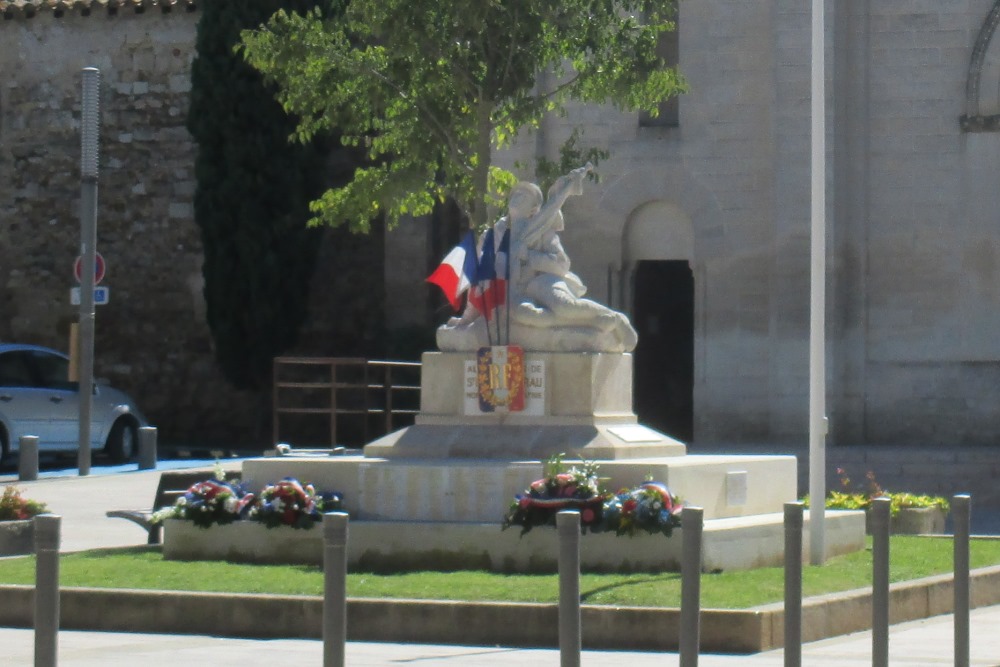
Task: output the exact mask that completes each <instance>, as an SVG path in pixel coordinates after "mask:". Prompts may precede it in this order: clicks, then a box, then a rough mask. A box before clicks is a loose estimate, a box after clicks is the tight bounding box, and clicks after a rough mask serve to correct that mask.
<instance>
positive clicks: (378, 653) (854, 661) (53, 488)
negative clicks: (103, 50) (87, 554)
mask: <svg viewBox="0 0 1000 667" xmlns="http://www.w3.org/2000/svg"><path fill="white" fill-rule="evenodd" d="M239 464H240V462H239V460H235V459H230V460H226V461H224V466H225V467H226V468H238V467H239ZM212 465H213V462H212V461H207V460H203V461H196V460H186V461H173V462H162V463H161V465H160V468H161V469H163V468H166V467H181V466H183V467H204V468H205V469H206V470H209V469H211V467H212ZM158 475H159V472H158V471H142V472H139V471H136V470H135V466H134V465H132V466H123V467H117V468H106V467H94V468H93V469H92V474H91V475H90V476H88V477H79V476H77V475H76V473H75V471H56V472H51V473H48V474H46V475H44V476H43V477H42V478H41V479H39V480H37V481H34V482H23V483H18V486H20V487H22V488H23V490H24V491H25V493H26V494H27V495H28V496H29V497H31V498H36V499H38V500H42V501H44V502H46V503H48V504H49V507H50V508H51V510H52V511H53V512H56V513H58V514H60V515H62V516H63V526H62V549H63V550H64V551H76V550H83V549H92V548H99V547H107V546H128V545H134V544H143V543H144V542H145V537H146V536H145V533H144V532H143V531H142V530H141V529H140V528H139V527H138V526H136V525H134V524H132V523H131V522H129V521H124V520H122V519H108V518H106V517H105V516H104V512H105V511H106V510H108V509H126V508H139V507H146V506H148V504H149V503H150V501H151V500H152V497H153V493H154V492H155V489H156V484H157V480H158ZM15 481H16V474H14V475H11V474H0V486H3V485H6V484H8V483H12V482H15ZM998 628H1000V606H998V607H990V608H986V609H980V610H975V611H973V613H972V624H971V633H970V634H971V665H974V666H976V667H1000V632H998V631H997V629H998ZM953 632H954V631H953V625H952V619H951V617H950V616H940V617H936V618H932V619H927V620H923V621H914V622H911V623H905V624H900V625H896V626H893V627H892V635H891V640H890V648H889V663H890V665H893V666H897V665H898V666H900V667H908V666H911V665H925V666H928V667H932V666H935V665H951V664H953V645H954V644H953ZM0 647H2V648H0V665H4V666H7V665H10V666H12V667H20V666H22V665H23V666H25V667H27V666H29V665H31V664H32V663H33V658H32V656H33V650H34V635H33V633H32V631H31V630H19V629H7V628H0ZM322 655H323V647H322V644H321V643H320V642H319V641H309V640H247V639H228V638H216V637H192V636H174V635H148V634H128V633H97V632H71V631H63V632H61V633H60V635H59V664H60V665H63V666H64V667H97V666H100V667H116V666H118V665H130V666H131V665H137V664H143V665H146V666H150V667H151V666H159V665H163V666H173V665H179V666H180V665H183V666H187V665H191V664H196V663H201V664H204V663H205V662H206V661H213V662H218V663H219V664H222V663H225V664H243V665H248V666H251V667H252V666H254V665H270V664H276V663H278V662H279V661H280V662H281V664H301V665H319V664H322ZM677 661H678V658H677V655H676V654H663V653H640V652H608V651H586V652H585V653H584V655H583V659H582V664H583V665H584V666H587V667H589V666H593V667H603V666H608V667H611V666H612V665H614V666H615V667H619V666H620V665H629V667H633V666H634V667H644V666H646V665H649V666H652V665H657V666H661V665H671V664H677ZM347 663H348V664H349V665H352V666H353V665H357V666H369V665H397V664H415V665H420V666H421V667H434V666H442V667H457V666H459V665H461V666H463V667H464V666H479V665H482V666H483V667H491V666H494V665H524V664H537V665H555V664H558V663H559V654H558V651H553V650H541V649H516V648H498V647H455V646H429V645H413V644H375V643H362V642H351V643H349V644H348V646H347ZM737 664H739V665H748V666H750V667H766V666H777V665H783V664H784V654H783V652H782V651H780V650H779V651H769V652H766V653H760V654H757V655H753V656H718V655H703V656H701V658H700V659H699V665H702V666H705V667H713V666H717V665H719V666H721V665H726V666H728V665H737ZM802 664H803V665H806V667H809V666H811V665H818V666H822V665H837V666H838V667H856V666H861V665H870V664H871V634H870V633H868V632H863V633H858V634H855V635H848V636H845V637H838V638H834V639H827V640H823V641H819V642H813V643H811V644H808V645H806V646H805V647H804V650H803V658H802Z"/></svg>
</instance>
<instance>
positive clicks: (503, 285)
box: [469, 228, 510, 322]
mask: <svg viewBox="0 0 1000 667" xmlns="http://www.w3.org/2000/svg"><path fill="white" fill-rule="evenodd" d="M509 252H510V234H509V231H504V234H503V236H502V237H501V238H500V243H499V244H497V243H496V237H495V235H494V233H493V229H492V228H490V229H489V230H487V232H486V234H485V235H484V236H483V254H482V256H481V257H480V259H479V271H478V272H477V274H476V280H475V281H474V283H473V285H472V289H471V290H470V291H469V300H470V301H471V302H472V305H474V306H475V307H476V310H478V311H479V312H480V313H482V314H483V317H485V318H486V321H487V322H489V321H490V319H492V317H493V313H494V312H495V311H496V309H497V308H498V307H500V306H501V305H503V304H504V303H505V302H506V300H507V255H508V253H509Z"/></svg>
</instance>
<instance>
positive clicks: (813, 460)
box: [809, 0, 827, 565]
mask: <svg viewBox="0 0 1000 667" xmlns="http://www.w3.org/2000/svg"><path fill="white" fill-rule="evenodd" d="M823 10H824V0H812V77H811V78H812V132H811V142H810V143H811V161H812V170H811V171H812V207H811V208H812V211H811V216H810V217H811V221H812V224H811V230H812V232H811V233H812V243H811V246H812V252H811V255H812V265H811V266H812V269H811V273H810V279H809V280H810V285H811V289H810V296H809V498H810V503H809V562H810V563H812V564H813V565H821V564H823V563H824V562H825V561H826V540H825V536H824V530H825V527H826V526H825V524H826V503H825V498H826V425H827V422H826V360H825V350H826V331H825V329H826V87H825V86H826V75H825V71H826V61H825V53H824V49H825V41H826V40H825V32H824V31H825V28H824V20H823V19H824V17H823Z"/></svg>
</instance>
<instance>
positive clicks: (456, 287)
mask: <svg viewBox="0 0 1000 667" xmlns="http://www.w3.org/2000/svg"><path fill="white" fill-rule="evenodd" d="M476 254H477V253H476V239H475V236H474V235H473V233H472V230H469V233H468V234H466V235H465V238H463V239H462V242H461V243H459V244H458V245H457V246H455V247H454V248H452V250H451V252H449V253H448V254H447V255H445V258H444V260H443V261H442V262H441V264H440V266H438V267H437V268H436V269H435V270H434V273H432V274H431V275H429V276H428V277H427V282H429V283H432V284H434V285H437V286H438V287H440V288H441V291H443V292H444V295H445V297H447V299H448V302H449V303H450V304H451V307H452V308H454V309H455V311H456V312H457V311H458V310H459V308H460V307H461V305H462V293H463V292H465V290H467V289H469V287H470V286H471V285H472V284H473V283H474V282H475V281H476V275H477V268H476V266H477V264H478V262H477V257H476Z"/></svg>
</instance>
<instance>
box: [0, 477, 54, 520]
mask: <svg viewBox="0 0 1000 667" xmlns="http://www.w3.org/2000/svg"><path fill="white" fill-rule="evenodd" d="M47 510H48V508H47V507H46V506H45V503H42V502H38V501H37V500H28V499H27V498H25V497H24V496H22V495H21V490H20V489H19V488H17V487H16V486H8V487H6V488H4V490H3V495H2V496H0V521H23V520H25V519H30V518H32V517H34V516H36V515H38V514H44V513H45V512H46V511H47Z"/></svg>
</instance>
